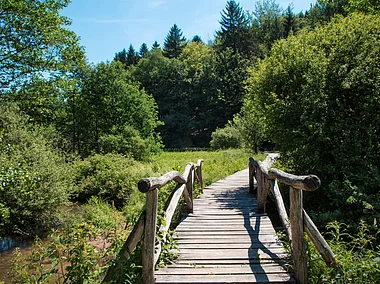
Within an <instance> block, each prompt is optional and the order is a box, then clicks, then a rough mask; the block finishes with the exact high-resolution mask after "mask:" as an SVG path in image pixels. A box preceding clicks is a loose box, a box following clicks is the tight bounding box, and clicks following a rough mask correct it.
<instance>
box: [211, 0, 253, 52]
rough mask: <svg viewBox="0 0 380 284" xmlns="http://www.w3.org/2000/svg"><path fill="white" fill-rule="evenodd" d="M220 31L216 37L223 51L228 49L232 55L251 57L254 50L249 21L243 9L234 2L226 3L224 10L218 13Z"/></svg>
mask: <svg viewBox="0 0 380 284" xmlns="http://www.w3.org/2000/svg"><path fill="white" fill-rule="evenodd" d="M220 14H221V16H222V18H221V20H220V21H219V23H220V25H221V29H220V31H217V37H218V38H219V39H220V42H221V46H222V48H223V49H225V48H227V47H230V48H232V50H233V51H234V53H243V54H246V55H248V56H249V55H252V52H253V51H254V49H255V41H254V38H253V34H252V33H251V32H250V29H249V19H248V17H247V16H246V14H245V13H244V11H243V9H242V8H241V7H240V6H239V4H237V3H236V2H235V1H233V0H231V1H227V5H226V7H225V9H224V10H223V11H222V12H221V13H220Z"/></svg>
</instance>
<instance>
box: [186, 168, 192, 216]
mask: <svg viewBox="0 0 380 284" xmlns="http://www.w3.org/2000/svg"><path fill="white" fill-rule="evenodd" d="M193 186H194V166H193V165H192V167H191V169H190V172H189V174H188V176H187V182H186V189H185V190H187V193H188V194H189V197H188V198H187V201H186V208H187V213H193Z"/></svg>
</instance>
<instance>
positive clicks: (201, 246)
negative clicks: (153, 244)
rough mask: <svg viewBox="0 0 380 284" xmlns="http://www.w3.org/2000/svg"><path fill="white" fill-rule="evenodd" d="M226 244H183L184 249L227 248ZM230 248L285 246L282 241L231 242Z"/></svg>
mask: <svg viewBox="0 0 380 284" xmlns="http://www.w3.org/2000/svg"><path fill="white" fill-rule="evenodd" d="M225 248H226V244H220V243H211V244H210V243H190V244H181V250H182V249H225ZM228 248H229V249H236V248H237V249H249V248H267V249H272V248H283V246H282V244H281V243H278V242H268V243H261V242H255V243H230V244H228Z"/></svg>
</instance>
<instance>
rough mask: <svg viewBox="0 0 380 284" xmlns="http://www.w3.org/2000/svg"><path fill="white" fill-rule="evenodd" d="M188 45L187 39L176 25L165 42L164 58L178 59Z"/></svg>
mask: <svg viewBox="0 0 380 284" xmlns="http://www.w3.org/2000/svg"><path fill="white" fill-rule="evenodd" d="M185 45H186V38H185V37H184V36H182V31H181V29H180V28H178V26H177V25H176V24H174V25H173V26H172V27H171V28H170V31H169V33H168V34H167V36H166V38H165V42H164V48H163V50H164V56H166V57H168V58H177V57H178V56H179V55H180V54H181V52H182V49H183V48H184V47H185Z"/></svg>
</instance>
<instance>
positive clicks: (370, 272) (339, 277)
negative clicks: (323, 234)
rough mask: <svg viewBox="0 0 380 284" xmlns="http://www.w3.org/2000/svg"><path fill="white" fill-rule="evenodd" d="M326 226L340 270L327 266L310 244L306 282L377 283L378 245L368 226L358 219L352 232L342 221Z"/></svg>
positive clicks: (379, 272) (379, 274)
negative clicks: (352, 232) (358, 222)
mask: <svg viewBox="0 0 380 284" xmlns="http://www.w3.org/2000/svg"><path fill="white" fill-rule="evenodd" d="M326 228H327V230H328V233H329V235H330V237H331V240H330V241H329V245H330V247H331V249H332V251H333V252H334V253H335V255H336V259H337V262H338V264H339V266H340V269H334V268H329V267H327V266H326V264H325V263H324V262H323V260H322V258H321V256H320V255H319V253H318V252H317V251H316V249H315V248H314V246H313V245H312V244H311V243H310V245H309V249H308V255H309V265H308V267H309V280H310V283H355V284H356V283H379V282H380V247H379V246H377V247H376V246H375V245H374V241H375V237H374V235H373V234H372V233H371V230H370V229H369V226H368V225H367V224H365V223H364V222H361V223H360V224H359V226H358V228H357V231H356V232H355V234H349V233H348V231H347V226H346V225H345V224H343V223H338V222H332V223H329V224H328V225H327V227H326Z"/></svg>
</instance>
